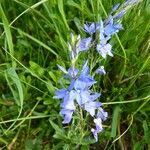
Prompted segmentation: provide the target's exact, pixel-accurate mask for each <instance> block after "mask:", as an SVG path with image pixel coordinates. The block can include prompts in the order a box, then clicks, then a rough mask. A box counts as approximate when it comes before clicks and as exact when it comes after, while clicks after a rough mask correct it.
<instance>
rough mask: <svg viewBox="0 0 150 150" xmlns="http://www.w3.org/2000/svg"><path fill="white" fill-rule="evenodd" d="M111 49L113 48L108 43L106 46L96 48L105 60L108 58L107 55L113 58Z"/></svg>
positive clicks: (98, 45) (99, 45)
mask: <svg viewBox="0 0 150 150" xmlns="http://www.w3.org/2000/svg"><path fill="white" fill-rule="evenodd" d="M111 48H112V46H111V45H110V44H109V43H107V44H105V45H101V44H97V46H96V50H97V51H98V53H99V54H100V55H101V56H102V57H103V58H106V56H107V55H109V56H111V57H113V54H112V52H111Z"/></svg>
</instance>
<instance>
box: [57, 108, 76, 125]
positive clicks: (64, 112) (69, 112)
mask: <svg viewBox="0 0 150 150" xmlns="http://www.w3.org/2000/svg"><path fill="white" fill-rule="evenodd" d="M73 112H74V110H69V109H68V110H67V109H62V110H61V111H60V115H62V116H63V117H64V121H63V122H62V123H63V124H67V123H69V122H70V121H71V119H72V115H73Z"/></svg>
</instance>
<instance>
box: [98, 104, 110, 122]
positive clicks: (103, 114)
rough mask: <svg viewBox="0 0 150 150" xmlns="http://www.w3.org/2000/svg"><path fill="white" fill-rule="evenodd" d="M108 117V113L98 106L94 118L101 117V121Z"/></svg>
mask: <svg viewBox="0 0 150 150" xmlns="http://www.w3.org/2000/svg"><path fill="white" fill-rule="evenodd" d="M107 117H108V113H107V112H106V111H104V109H102V108H101V107H99V108H98V111H97V115H96V118H101V119H102V120H103V121H105V120H106V119H107Z"/></svg>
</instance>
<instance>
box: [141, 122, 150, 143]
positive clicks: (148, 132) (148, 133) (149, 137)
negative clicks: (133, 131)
mask: <svg viewBox="0 0 150 150" xmlns="http://www.w3.org/2000/svg"><path fill="white" fill-rule="evenodd" d="M143 129H144V139H145V141H146V143H148V144H150V127H149V126H148V124H147V121H146V120H144V121H143Z"/></svg>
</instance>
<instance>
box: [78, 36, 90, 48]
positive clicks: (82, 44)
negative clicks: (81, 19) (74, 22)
mask: <svg viewBox="0 0 150 150" xmlns="http://www.w3.org/2000/svg"><path fill="white" fill-rule="evenodd" d="M91 41H92V38H91V37H89V38H84V39H82V40H81V41H80V43H79V47H78V49H79V51H85V50H88V49H89V47H90V44H91Z"/></svg>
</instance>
